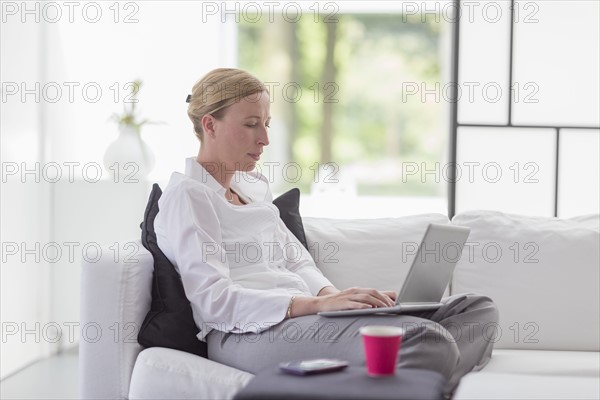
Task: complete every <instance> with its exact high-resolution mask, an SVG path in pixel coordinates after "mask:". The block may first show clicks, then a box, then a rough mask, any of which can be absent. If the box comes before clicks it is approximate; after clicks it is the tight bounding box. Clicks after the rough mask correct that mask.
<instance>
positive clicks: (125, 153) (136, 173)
mask: <svg viewBox="0 0 600 400" xmlns="http://www.w3.org/2000/svg"><path fill="white" fill-rule="evenodd" d="M119 132H120V133H119V137H118V138H117V140H115V141H114V142H112V143H111V144H110V145H109V146H108V148H107V149H106V152H105V153H104V160H103V161H104V167H105V168H106V170H107V172H108V176H109V177H110V179H111V180H113V181H114V182H135V181H137V180H139V179H144V178H146V176H148V174H149V173H150V171H152V169H153V168H154V163H155V159H154V153H152V150H151V149H150V147H148V145H147V144H146V143H144V141H143V140H142V137H141V135H140V132H139V130H138V129H136V128H135V127H132V126H128V125H120V126H119Z"/></svg>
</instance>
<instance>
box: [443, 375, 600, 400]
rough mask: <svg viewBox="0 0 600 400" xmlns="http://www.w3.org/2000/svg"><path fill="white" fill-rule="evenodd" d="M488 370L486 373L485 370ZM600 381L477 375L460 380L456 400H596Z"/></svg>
mask: <svg viewBox="0 0 600 400" xmlns="http://www.w3.org/2000/svg"><path fill="white" fill-rule="evenodd" d="M484 371H485V370H484ZM598 398H600V380H599V379H598V378H597V377H596V378H592V377H587V376H585V377H582V376H561V375H530V374H523V375H517V374H510V373H498V372H490V373H485V372H483V371H482V372H474V373H470V374H468V375H467V376H465V377H464V378H462V380H461V381H460V384H459V386H458V388H457V390H456V392H455V394H454V396H453V397H452V399H453V400H467V399H468V400H486V399H498V400H506V399H540V400H550V399H556V400H559V399H560V400H564V399H578V400H579V399H581V400H583V399H594V400H597V399H598Z"/></svg>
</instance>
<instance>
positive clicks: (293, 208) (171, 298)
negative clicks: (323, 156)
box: [138, 183, 308, 358]
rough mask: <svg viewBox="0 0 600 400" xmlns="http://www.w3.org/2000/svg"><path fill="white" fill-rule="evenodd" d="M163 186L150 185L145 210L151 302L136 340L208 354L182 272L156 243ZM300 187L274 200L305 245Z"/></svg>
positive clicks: (143, 237)
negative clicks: (151, 263)
mask: <svg viewBox="0 0 600 400" xmlns="http://www.w3.org/2000/svg"><path fill="white" fill-rule="evenodd" d="M161 195H162V190H161V189H160V187H159V186H158V184H156V183H155V184H154V185H152V191H151V192H150V198H149V199H148V204H147V206H146V211H145V212H144V221H143V222H142V224H141V225H140V227H141V229H142V244H143V246H144V247H145V248H146V249H147V250H148V251H149V252H150V253H151V254H152V257H153V258H154V276H153V280H152V303H151V306H150V311H149V312H148V314H147V315H146V318H145V319H144V322H143V323H142V327H141V328H140V332H139V333H138V343H139V344H140V345H142V346H143V347H167V348H170V349H175V350H181V351H185V352H188V353H192V354H196V355H199V356H200V357H205V358H206V357H207V348H206V343H205V342H201V341H200V340H198V338H197V337H196V335H197V334H198V333H199V332H200V329H198V327H197V326H196V323H195V322H194V318H193V316H192V307H191V305H190V302H189V300H188V299H187V297H186V295H185V291H184V289H183V283H182V282H181V276H180V275H179V273H178V272H177V270H176V269H175V267H174V266H173V264H171V262H170V261H169V259H168V258H167V256H165V255H164V253H163V252H162V251H161V250H160V248H159V247H158V242H157V240H156V233H155V232H154V218H156V214H158V199H160V196H161ZM299 203H300V190H298V189H296V188H295V189H292V190H290V191H288V192H286V193H284V194H282V195H281V196H280V197H278V198H277V199H275V200H274V201H273V204H275V206H277V208H278V209H279V213H280V215H281V219H282V220H283V222H284V223H285V225H286V226H287V227H288V229H289V230H290V231H291V232H292V233H293V234H294V235H295V236H296V237H297V238H298V240H299V241H300V242H301V243H302V244H303V245H304V247H306V248H308V246H307V244H306V236H305V234H304V226H303V225H302V219H301V217H300V212H299Z"/></svg>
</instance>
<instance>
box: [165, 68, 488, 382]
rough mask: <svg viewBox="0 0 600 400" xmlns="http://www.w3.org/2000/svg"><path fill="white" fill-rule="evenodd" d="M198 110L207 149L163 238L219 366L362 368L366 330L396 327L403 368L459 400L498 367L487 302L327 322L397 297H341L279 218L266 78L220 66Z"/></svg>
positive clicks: (183, 186) (180, 186)
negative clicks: (471, 380) (322, 360)
mask: <svg viewBox="0 0 600 400" xmlns="http://www.w3.org/2000/svg"><path fill="white" fill-rule="evenodd" d="M188 102H189V103H190V104H189V107H188V115H189V117H190V119H191V120H192V123H193V125H194V132H195V134H196V136H197V137H198V139H199V140H200V143H201V146H200V150H199V152H198V155H197V157H194V158H189V159H187V160H186V162H187V164H186V172H185V174H180V173H173V175H172V177H171V179H170V181H169V183H168V185H167V186H166V187H165V190H164V192H163V195H162V197H161V199H160V202H159V208H160V212H159V213H158V215H157V217H156V220H155V230H156V234H157V238H158V245H159V247H160V248H161V250H162V251H163V252H164V253H165V255H166V256H167V257H168V258H169V259H170V260H171V262H172V263H173V265H175V266H176V268H177V269H178V271H179V273H180V274H181V277H182V280H183V286H184V288H185V291H186V295H187V297H188V299H189V300H190V303H191V305H192V310H193V315H194V320H195V322H196V324H197V325H198V327H199V328H200V329H201V332H200V333H199V334H198V338H199V339H200V340H204V341H206V342H207V345H208V356H209V358H210V359H213V360H215V361H218V362H221V363H223V364H226V365H230V366H233V367H236V368H239V369H242V370H245V371H248V372H251V373H255V372H257V371H259V370H260V369H262V368H264V367H266V366H269V365H275V364H278V363H279V362H281V361H288V360H294V359H310V358H315V357H332V358H340V359H345V360H348V361H350V363H352V364H358V365H362V364H363V363H364V356H363V350H362V344H361V338H360V335H359V333H358V328H360V327H361V326H365V325H375V324H377V325H381V324H384V325H395V326H402V327H404V328H406V329H407V332H406V334H405V336H404V338H403V344H402V350H401V356H400V358H399V363H398V365H399V367H406V368H425V369H431V370H435V371H438V372H440V373H442V374H443V375H444V376H446V377H447V378H448V380H449V381H448V387H447V392H448V393H451V391H452V390H453V389H454V387H455V386H456V384H457V383H458V380H459V379H460V378H461V377H462V376H463V375H464V374H465V373H467V372H468V371H470V370H473V369H474V368H475V369H477V368H481V367H483V366H484V365H485V364H486V363H487V361H488V360H489V358H490V355H491V351H492V346H493V343H491V342H490V341H489V340H486V339H485V336H484V334H483V327H484V326H486V324H490V323H495V322H496V321H497V317H498V314H497V310H496V308H495V306H494V304H493V303H492V301H491V300H490V299H489V298H487V297H483V296H478V295H473V294H469V295H458V296H452V297H448V298H445V299H444V300H443V302H444V306H442V307H441V308H440V309H438V310H436V311H428V312H420V313H414V314H412V315H389V316H365V317H360V318H356V317H342V318H336V319H335V320H332V319H326V318H322V317H319V316H317V315H316V313H317V312H319V311H329V310H344V309H359V308H369V307H385V306H391V305H393V303H394V300H395V296H396V294H395V293H393V292H380V291H378V290H375V289H369V288H351V289H345V290H338V289H337V288H335V287H334V286H333V285H332V284H331V282H330V281H329V280H328V279H327V278H325V277H324V276H323V274H322V273H321V272H320V271H319V270H318V269H317V268H316V266H315V263H314V261H313V260H312V258H311V257H310V254H309V253H308V251H307V250H306V249H304V247H303V246H301V245H300V243H299V241H298V240H297V239H296V238H295V237H294V236H293V235H292V234H291V232H290V231H289V230H288V229H287V228H286V226H285V225H284V224H283V222H282V221H281V219H280V218H279V213H278V210H277V208H276V207H275V206H274V205H273V204H272V195H271V192H270V190H269V187H268V184H267V181H266V179H265V178H264V177H263V176H261V175H259V174H257V173H255V172H254V171H253V170H254V168H255V165H256V162H258V161H259V159H260V155H261V153H262V152H263V149H264V147H265V146H267V145H268V144H269V137H268V133H267V131H268V127H269V122H270V120H271V116H270V113H269V106H270V97H269V93H268V90H267V89H266V87H265V86H264V85H263V84H262V83H261V82H260V81H259V80H258V79H256V78H255V77H253V76H252V75H250V74H248V73H246V72H244V71H241V70H237V69H216V70H213V71H211V72H210V73H208V74H207V75H206V76H205V77H204V78H202V79H201V80H200V81H198V82H197V83H196V84H195V85H194V87H193V91H192V95H191V96H188ZM289 245H292V246H291V247H293V248H294V249H296V250H297V253H296V254H295V255H293V256H290V255H289V254H287V252H286V251H285V247H286V246H287V248H289V247H290V246H289ZM288 320H289V321H288ZM446 328H448V330H447V329H446ZM450 328H452V329H450Z"/></svg>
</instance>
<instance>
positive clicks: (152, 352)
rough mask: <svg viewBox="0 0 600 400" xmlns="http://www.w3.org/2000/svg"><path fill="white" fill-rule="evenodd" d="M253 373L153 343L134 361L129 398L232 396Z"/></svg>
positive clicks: (227, 397) (213, 397)
mask: <svg viewBox="0 0 600 400" xmlns="http://www.w3.org/2000/svg"><path fill="white" fill-rule="evenodd" d="M252 377H253V375H252V374H249V373H247V372H244V371H240V370H238V369H235V368H231V367H228V366H226V365H223V364H219V363H217V362H215V361H211V360H208V359H206V358H201V357H197V356H195V355H193V354H189V353H184V352H181V351H177V350H172V349H165V348H161V347H153V348H151V349H146V350H144V351H142V352H141V353H140V354H139V356H138V358H137V360H136V362H135V367H134V369H133V373H132V376H131V384H130V388H129V399H231V398H233V396H234V395H235V393H237V392H238V391H239V390H240V389H242V388H243V387H244V386H245V385H246V384H247V383H248V382H249V381H250V379H251V378H252Z"/></svg>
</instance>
